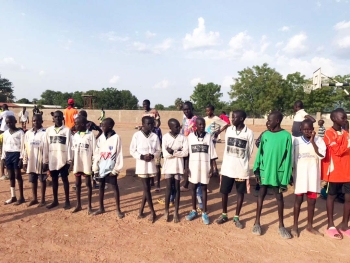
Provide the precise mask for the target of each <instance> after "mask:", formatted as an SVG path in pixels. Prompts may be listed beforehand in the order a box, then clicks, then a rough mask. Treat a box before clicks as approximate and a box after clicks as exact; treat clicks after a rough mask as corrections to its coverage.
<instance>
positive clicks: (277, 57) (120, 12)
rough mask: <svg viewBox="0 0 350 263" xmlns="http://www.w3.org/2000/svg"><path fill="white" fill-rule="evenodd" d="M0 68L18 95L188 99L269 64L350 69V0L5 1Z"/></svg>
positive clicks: (283, 69)
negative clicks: (106, 91) (104, 93)
mask: <svg viewBox="0 0 350 263" xmlns="http://www.w3.org/2000/svg"><path fill="white" fill-rule="evenodd" d="M0 6H1V10H2V12H1V16H0V74H1V76H2V77H3V78H7V79H9V80H10V81H11V82H12V83H13V85H14V88H15V89H14V93H15V96H16V98H17V99H20V98H28V99H30V100H31V99H33V98H40V95H41V93H42V92H43V91H45V90H47V89H51V90H56V91H62V92H72V91H87V90H92V89H94V90H100V89H102V88H106V87H114V88H117V89H120V90H130V91H131V92H132V93H133V94H134V95H135V96H136V97H137V98H138V99H139V101H140V104H141V103H142V100H144V99H149V100H150V101H151V104H152V105H155V104H158V103H160V104H163V105H165V106H168V105H172V104H174V101H175V99H176V98H182V99H184V100H188V99H189V97H190V95H191V94H192V92H193V89H194V87H195V86H196V85H197V83H208V82H214V83H216V84H219V85H221V90H222V93H223V97H222V100H224V101H229V99H230V98H229V95H228V92H229V91H230V85H232V84H233V82H234V80H233V78H235V77H237V76H238V71H241V70H243V69H244V68H247V67H252V66H254V65H262V64H263V63H268V64H269V66H270V67H273V68H275V69H276V70H277V71H278V72H280V73H281V74H283V75H284V76H286V75H287V74H289V73H294V72H296V71H299V72H301V73H302V74H304V75H305V76H306V77H308V78H309V77H312V73H313V72H314V71H315V70H317V69H318V68H320V67H321V68H322V73H324V74H326V75H328V76H334V75H344V74H349V73H350V63H349V62H350V16H349V13H350V3H349V0H318V1H313V0H293V1H292V0H264V1H246V0H245V1H242V0H236V1H232V0H227V1H223V0H221V1H220V0H216V1H212V0H211V1H209V0H203V1H196V0H191V1H180V0H177V1H164V0H159V1H158V0H155V1H151V0H149V1H138V0H134V1H109V0H104V1H88V0H84V1H80V0H75V1H70V0H51V1H44V0H26V1H20V0H18V1H15V0H0Z"/></svg>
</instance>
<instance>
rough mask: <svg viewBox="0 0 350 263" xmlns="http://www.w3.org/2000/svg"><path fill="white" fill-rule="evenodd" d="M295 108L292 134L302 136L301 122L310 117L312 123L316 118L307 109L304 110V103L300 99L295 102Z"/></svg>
mask: <svg viewBox="0 0 350 263" xmlns="http://www.w3.org/2000/svg"><path fill="white" fill-rule="evenodd" d="M293 110H294V113H295V115H294V121H293V126H292V136H293V137H300V136H302V135H303V133H302V132H301V130H300V127H301V123H302V122H303V120H305V119H309V120H311V121H312V123H314V122H316V120H315V119H314V118H313V117H311V116H310V115H309V114H308V113H306V111H305V110H304V104H303V102H302V101H300V100H297V101H296V102H295V103H294V106H293Z"/></svg>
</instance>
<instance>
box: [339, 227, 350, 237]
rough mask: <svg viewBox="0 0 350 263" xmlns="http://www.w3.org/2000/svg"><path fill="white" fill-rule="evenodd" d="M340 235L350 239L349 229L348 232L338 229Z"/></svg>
mask: <svg viewBox="0 0 350 263" xmlns="http://www.w3.org/2000/svg"><path fill="white" fill-rule="evenodd" d="M339 231H340V233H341V234H342V235H343V236H347V237H350V229H348V230H345V231H344V230H341V229H339Z"/></svg>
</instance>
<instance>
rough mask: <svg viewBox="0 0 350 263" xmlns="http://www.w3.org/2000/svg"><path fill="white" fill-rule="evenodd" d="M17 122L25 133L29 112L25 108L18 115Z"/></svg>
mask: <svg viewBox="0 0 350 263" xmlns="http://www.w3.org/2000/svg"><path fill="white" fill-rule="evenodd" d="M18 122H19V123H20V124H21V125H22V129H23V130H24V131H25V130H26V129H27V123H28V124H29V112H28V111H27V108H26V107H23V110H21V111H20V113H19V114H18Z"/></svg>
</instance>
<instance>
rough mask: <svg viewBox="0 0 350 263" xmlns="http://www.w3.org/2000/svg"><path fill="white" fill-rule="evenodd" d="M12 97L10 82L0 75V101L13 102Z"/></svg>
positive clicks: (13, 97)
mask: <svg viewBox="0 0 350 263" xmlns="http://www.w3.org/2000/svg"><path fill="white" fill-rule="evenodd" d="M14 99H15V96H14V95H13V86H12V82H10V81H9V80H8V79H5V78H2V77H1V75H0V101H3V102H13V101H14Z"/></svg>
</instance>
